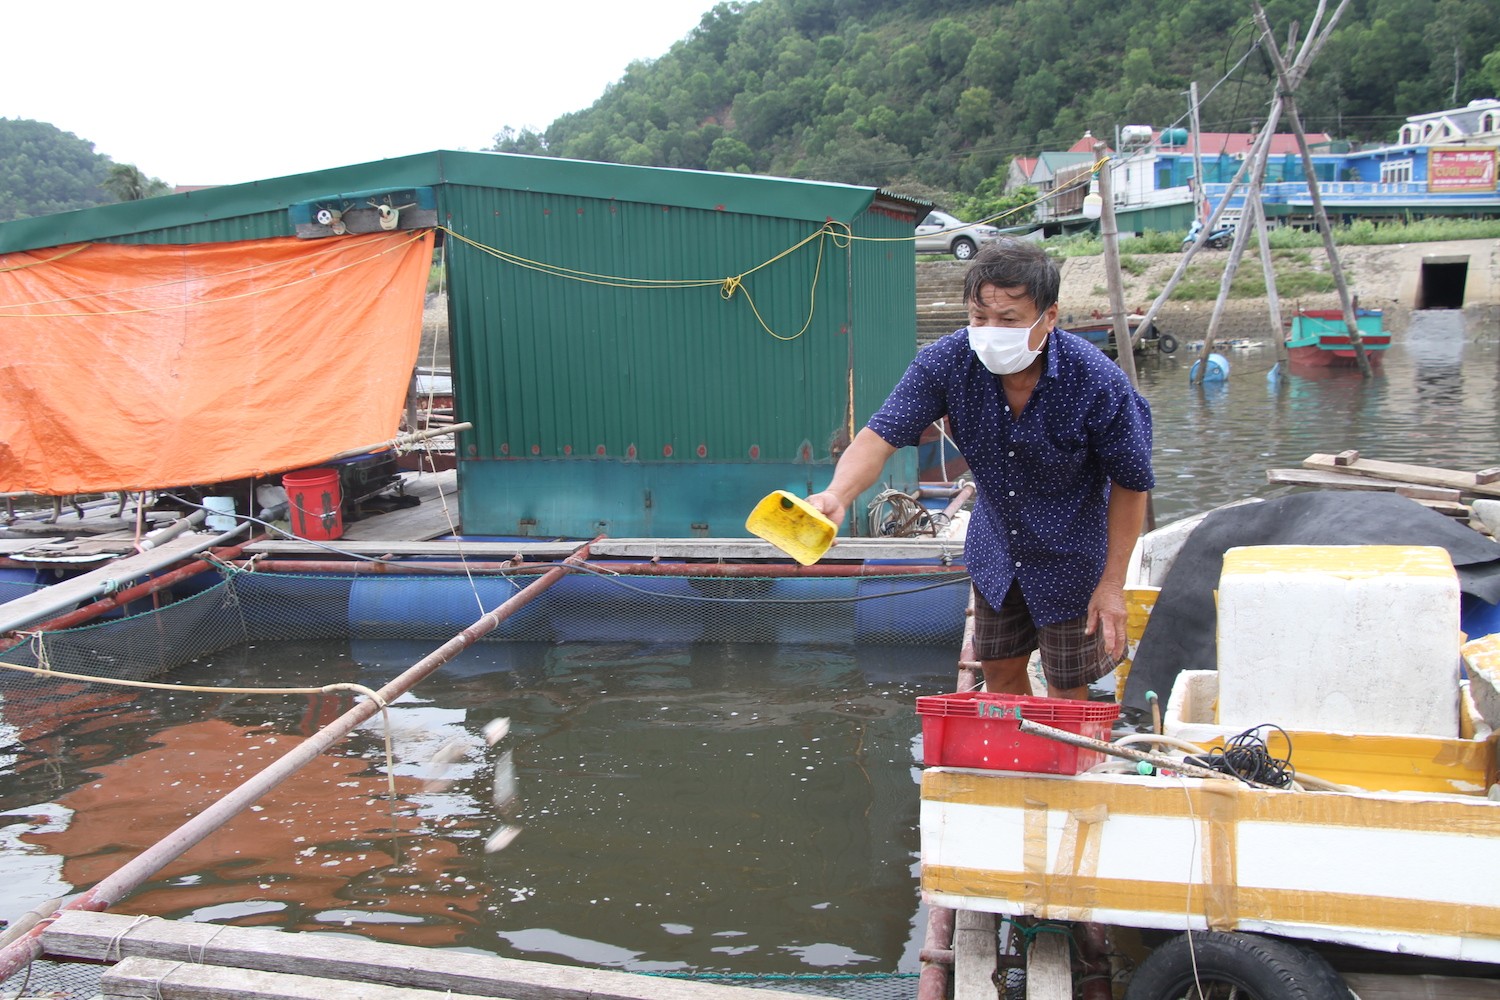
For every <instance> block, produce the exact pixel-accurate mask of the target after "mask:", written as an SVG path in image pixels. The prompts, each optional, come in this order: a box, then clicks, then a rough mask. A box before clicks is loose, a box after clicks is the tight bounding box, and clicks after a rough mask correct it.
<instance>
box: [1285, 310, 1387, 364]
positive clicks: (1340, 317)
mask: <svg viewBox="0 0 1500 1000" xmlns="http://www.w3.org/2000/svg"><path fill="white" fill-rule="evenodd" d="M1383 319H1384V317H1383V314H1382V313H1381V311H1380V310H1379V309H1358V310H1355V325H1356V326H1357V327H1358V329H1359V336H1360V341H1361V343H1363V345H1364V348H1365V355H1366V356H1367V357H1368V358H1369V359H1370V364H1372V365H1378V364H1380V361H1381V355H1382V352H1384V351H1386V350H1388V349H1389V348H1390V346H1391V336H1390V334H1388V333H1386V332H1385V330H1384V327H1383V325H1382V323H1383ZM1286 353H1287V360H1288V361H1290V362H1292V363H1293V364H1298V365H1305V366H1308V367H1330V366H1339V367H1343V366H1349V365H1354V364H1357V363H1358V358H1357V357H1356V356H1355V351H1354V345H1353V344H1352V343H1351V342H1350V339H1349V331H1348V329H1347V327H1345V325H1344V314H1343V312H1342V311H1341V310H1338V309H1307V310H1302V311H1300V312H1298V313H1296V314H1295V315H1293V316H1292V323H1291V331H1290V333H1289V335H1288V336H1287V339H1286Z"/></svg>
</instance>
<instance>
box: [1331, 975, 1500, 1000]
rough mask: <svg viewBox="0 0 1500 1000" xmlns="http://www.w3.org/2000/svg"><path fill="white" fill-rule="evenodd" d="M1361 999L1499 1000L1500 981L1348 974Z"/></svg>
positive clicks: (1347, 980) (1351, 987)
mask: <svg viewBox="0 0 1500 1000" xmlns="http://www.w3.org/2000/svg"><path fill="white" fill-rule="evenodd" d="M1344 982H1345V983H1347V984H1348V985H1349V988H1350V989H1351V990H1353V991H1354V992H1355V993H1356V994H1357V995H1358V996H1359V998H1360V1000H1500V981H1496V980H1494V979H1469V978H1461V977H1458V976H1388V975H1375V974H1372V973H1367V972H1346V973H1344Z"/></svg>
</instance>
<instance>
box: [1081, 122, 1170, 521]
mask: <svg viewBox="0 0 1500 1000" xmlns="http://www.w3.org/2000/svg"><path fill="white" fill-rule="evenodd" d="M1101 160H1103V161H1104V166H1103V167H1101V168H1099V198H1100V201H1101V204H1100V206H1099V238H1100V240H1101V241H1102V242H1103V243H1104V282H1105V284H1106V285H1108V287H1109V311H1110V312H1111V313H1112V314H1113V315H1114V321H1115V363H1116V364H1118V365H1119V366H1120V370H1121V371H1123V372H1124V373H1125V377H1126V378H1128V379H1130V384H1131V385H1132V386H1133V387H1135V388H1137V389H1139V388H1140V380H1139V379H1138V378H1137V377H1136V374H1135V338H1134V337H1132V336H1131V335H1130V320H1128V319H1126V318H1125V280H1124V279H1123V278H1122V277H1121V276H1120V231H1119V227H1118V226H1117V225H1116V224H1115V194H1114V177H1113V176H1111V174H1110V165H1109V160H1108V158H1107V151H1106V149H1105V146H1104V143H1102V142H1096V143H1094V162H1095V163H1098V162H1099V161H1101ZM1137 329H1138V330H1140V331H1141V335H1142V336H1144V335H1145V333H1146V331H1147V330H1149V329H1151V328H1150V327H1149V326H1148V325H1147V321H1146V320H1144V319H1143V320H1141V323H1140V326H1138V327H1137ZM1155 527H1156V510H1155V508H1154V506H1153V505H1152V503H1151V494H1150V493H1147V494H1146V518H1145V520H1144V522H1142V525H1141V530H1142V531H1143V532H1145V531H1150V530H1152V529H1153V528H1155Z"/></svg>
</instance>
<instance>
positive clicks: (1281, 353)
mask: <svg viewBox="0 0 1500 1000" xmlns="http://www.w3.org/2000/svg"><path fill="white" fill-rule="evenodd" d="M1251 207H1252V208H1253V209H1254V210H1255V238H1256V240H1257V241H1258V245H1259V246H1260V263H1261V270H1262V271H1263V272H1264V273H1265V276H1266V311H1267V312H1269V313H1270V317H1271V342H1272V343H1273V344H1275V345H1276V364H1277V365H1278V366H1280V370H1281V371H1282V372H1285V371H1286V331H1285V330H1284V329H1283V328H1282V323H1281V298H1280V296H1279V295H1277V294H1276V265H1275V264H1274V263H1273V262H1272V260H1271V238H1270V236H1268V235H1267V233H1266V211H1265V206H1264V205H1263V204H1262V203H1261V201H1260V199H1256V201H1255V203H1254V204H1253V205H1252V206H1251Z"/></svg>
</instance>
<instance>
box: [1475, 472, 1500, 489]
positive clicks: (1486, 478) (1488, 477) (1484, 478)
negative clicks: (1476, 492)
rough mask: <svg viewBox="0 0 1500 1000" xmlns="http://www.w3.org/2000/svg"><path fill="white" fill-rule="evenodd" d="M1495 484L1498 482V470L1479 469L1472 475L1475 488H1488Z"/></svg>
mask: <svg viewBox="0 0 1500 1000" xmlns="http://www.w3.org/2000/svg"><path fill="white" fill-rule="evenodd" d="M1496 482H1500V468H1491V469H1480V470H1479V471H1478V472H1476V473H1474V485H1475V486H1488V485H1489V484H1490V483H1496Z"/></svg>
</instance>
